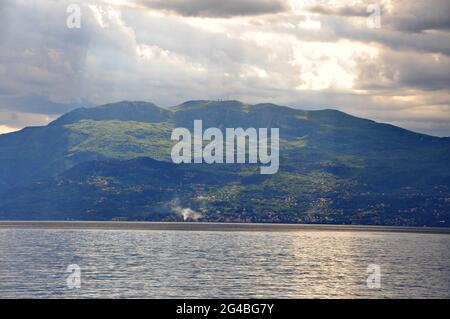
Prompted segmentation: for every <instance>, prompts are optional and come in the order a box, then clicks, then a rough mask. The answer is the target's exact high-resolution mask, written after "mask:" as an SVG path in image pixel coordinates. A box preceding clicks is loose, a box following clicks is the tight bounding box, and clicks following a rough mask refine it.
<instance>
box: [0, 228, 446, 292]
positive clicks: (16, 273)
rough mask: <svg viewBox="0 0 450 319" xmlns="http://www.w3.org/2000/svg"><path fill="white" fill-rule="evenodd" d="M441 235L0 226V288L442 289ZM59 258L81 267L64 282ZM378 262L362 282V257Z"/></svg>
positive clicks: (365, 263) (364, 262) (364, 263)
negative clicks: (77, 283)
mask: <svg viewBox="0 0 450 319" xmlns="http://www.w3.org/2000/svg"><path fill="white" fill-rule="evenodd" d="M449 238H450V237H449V236H448V235H434V234H395V233H362V232H353V233H352V232H295V233H287V232H286V233H277V232H189V231H179V232H176V231H117V230H102V231H94V230H0V256H1V259H0V297H7V298H11V297H20V298H25V297H31V298H39V297H50V298H60V297H74V298H85V297H96V298H100V297H106V298H138V297H144V298H176V297H178V298H189V297H204V298H212V297H219V298H230V297H235V298H270V297H276V298H283V297H286V298H342V297H369V298H389V297H400V298H408V297H438V298H439V297H440V298H449V297H450V269H449V267H448V265H449V264H450V250H449V248H450V243H449ZM69 264H78V265H79V266H80V267H81V269H82V285H81V289H79V290H70V289H68V288H67V286H66V278H67V276H68V275H69V274H68V273H66V269H67V266H68V265H69ZM369 264H378V265H380V266H381V270H382V287H381V289H375V290H373V289H369V288H368V287H367V286H366V279H367V273H366V270H367V266H368V265H369Z"/></svg>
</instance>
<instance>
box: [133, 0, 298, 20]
mask: <svg viewBox="0 0 450 319" xmlns="http://www.w3.org/2000/svg"><path fill="white" fill-rule="evenodd" d="M137 3H138V4H141V5H143V6H145V7H147V8H149V9H153V10H163V11H168V12H172V13H176V14H179V15H181V16H187V17H221V18H223V17H232V16H252V15H261V14H271V13H279V12H284V11H287V10H288V9H289V7H288V5H287V3H286V2H285V1H284V0H245V1H242V0H227V1H216V0H171V1H165V0H138V1H137Z"/></svg>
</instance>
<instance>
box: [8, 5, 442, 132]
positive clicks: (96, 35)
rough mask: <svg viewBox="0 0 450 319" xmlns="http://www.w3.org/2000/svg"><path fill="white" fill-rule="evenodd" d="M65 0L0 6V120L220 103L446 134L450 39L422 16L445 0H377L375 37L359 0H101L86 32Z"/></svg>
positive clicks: (437, 10)
mask: <svg viewBox="0 0 450 319" xmlns="http://www.w3.org/2000/svg"><path fill="white" fill-rule="evenodd" d="M69 3H71V1H69V0H63V1H57V2H55V1H48V0H47V1H45V0H42V1H40V3H39V6H33V5H30V4H29V2H28V1H25V0H16V1H6V2H2V4H1V5H0V16H2V17H3V19H0V125H3V126H8V127H13V128H20V127H23V126H27V125H41V124H45V123H46V120H47V117H48V118H53V117H54V116H56V115H59V114H62V113H64V112H66V111H69V110H71V109H72V108H76V107H78V106H89V105H94V104H103V103H107V102H114V101H119V100H146V101H151V102H154V103H156V104H158V105H161V106H171V105H176V104H178V103H180V102H183V101H185V100H191V99H218V98H222V99H238V100H242V101H244V102H249V103H259V102H273V103H278V104H283V105H288V106H293V107H298V108H305V109H319V108H330V107H332V108H337V109H340V110H343V111H346V112H349V113H352V114H355V115H358V116H361V117H366V118H372V119H375V120H378V121H382V122H389V123H394V124H399V125H402V126H404V127H407V128H410V129H413V130H420V131H423V132H427V133H432V134H442V135H450V125H447V124H449V121H447V119H448V118H450V114H449V105H450V96H449V95H450V93H449V85H448V84H449V83H450V78H449V74H450V72H449V69H450V62H449V59H450V32H449V31H448V29H446V28H445V27H444V25H445V23H444V22H440V23H439V25H440V26H439V25H437V24H435V25H434V26H433V25H431V22H427V21H444V20H445V18H442V19H440V20H439V19H436V20H434V17H437V16H436V15H440V16H442V17H443V16H444V15H443V14H442V12H446V11H445V10H446V7H445V3H444V2H442V1H440V0H435V1H433V2H432V4H428V7H427V6H424V5H425V2H423V1H418V2H414V3H410V2H402V1H390V0H383V1H381V4H382V8H383V9H382V14H383V15H382V20H381V28H380V29H369V28H368V27H367V25H366V21H365V19H366V17H365V16H364V14H367V13H366V10H365V9H366V4H367V3H369V2H368V1H357V0H355V1H354V3H355V5H354V6H352V7H349V5H348V2H344V1H333V3H337V4H336V5H334V6H328V7H327V9H326V10H325V9H319V8H317V6H316V9H314V10H311V11H308V10H306V9H305V8H303V7H300V8H295V6H293V5H292V4H293V3H296V2H295V1H290V2H289V4H288V2H287V1H286V2H280V1H275V2H272V1H270V3H269V1H246V2H239V3H237V2H236V1H229V2H225V1H223V2H222V1H221V2H220V3H219V2H216V1H214V4H215V5H214V6H211V3H213V2H212V1H195V2H194V1H185V2H183V3H184V4H183V3H182V2H181V1H167V2H162V1H145V3H144V2H142V1H141V2H139V3H140V6H136V2H135V3H134V5H133V4H132V3H130V2H125V1H114V2H111V1H109V2H108V1H100V0H98V1H89V2H81V3H82V4H81V8H82V28H81V29H68V28H67V27H66V25H65V19H66V17H67V13H66V7H67V5H68V4H69ZM230 3H231V4H233V5H231V4H230ZM277 3H278V5H277ZM416 3H418V4H417V5H416ZM426 3H428V2H426ZM144 4H145V5H147V8H148V9H147V10H140V9H142V6H143V5H144ZM219 4H220V5H219ZM271 6H272V7H271ZM277 6H278V7H277ZM401 6H405V7H404V8H403V11H402V10H401ZM420 8H422V9H420ZM427 8H428V11H430V13H427V12H426V11H427ZM399 10H400V11H399ZM421 10H424V11H423V12H422V11H421ZM420 12H422V14H420ZM266 13H276V14H266ZM394 13H395V14H394ZM408 16H417V19H416V20H417V21H416V22H417V23H416V25H415V26H411V25H409V26H408V23H406V22H405V21H407V18H408ZM395 17H398V19H395ZM411 21H412V20H411ZM13 114H15V115H13ZM445 125H447V129H446V128H445Z"/></svg>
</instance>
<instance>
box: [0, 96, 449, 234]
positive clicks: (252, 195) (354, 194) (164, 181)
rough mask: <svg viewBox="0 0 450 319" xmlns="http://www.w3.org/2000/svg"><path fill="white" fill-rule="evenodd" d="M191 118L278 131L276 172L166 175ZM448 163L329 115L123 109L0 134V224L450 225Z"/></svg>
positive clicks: (408, 139)
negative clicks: (175, 133) (176, 132)
mask: <svg viewBox="0 0 450 319" xmlns="http://www.w3.org/2000/svg"><path fill="white" fill-rule="evenodd" d="M198 119H202V120H203V127H204V128H207V127H218V128H220V129H222V130H224V129H225V128H227V127H232V128H237V127H243V128H248V127H255V128H261V127H267V128H270V127H277V128H279V129H280V169H279V172H278V173H277V174H274V175H260V174H259V164H240V165H238V164H220V165H218V164H214V165H209V164H203V165H198V164H191V165H190V164H182V165H176V164H173V163H172V161H171V157H170V151H171V148H172V145H173V143H174V142H172V141H171V139H170V136H171V132H172V130H173V129H174V128H176V127H186V128H189V129H190V130H192V129H193V122H194V120H198ZM449 162H450V139H449V138H438V137H432V136H428V135H424V134H418V133H414V132H411V131H408V130H405V129H401V128H398V127H395V126H392V125H388V124H381V123H376V122H374V121H371V120H366V119H362V118H357V117H354V116H351V115H348V114H346V113H343V112H339V111H336V110H321V111H303V110H297V109H292V108H289V107H284V106H278V105H274V104H269V103H264V104H256V105H250V104H245V103H241V102H239V101H189V102H185V103H183V104H180V105H177V106H174V107H171V108H169V109H163V108H159V107H158V106H156V105H154V104H152V103H146V102H128V101H124V102H119V103H112V104H107V105H103V106H99V107H95V108H81V109H77V110H74V111H72V112H70V113H68V114H65V115H63V116H61V117H60V118H59V119H57V120H55V121H54V122H52V123H50V124H49V125H47V126H45V127H32V128H25V129H23V130H22V131H19V132H15V133H10V134H4V135H0V219H83V220H89V219H92V220H111V219H127V220H183V219H197V220H204V221H246V222H288V223H298V222H301V223H313V222H314V223H345V224H347V223H353V224H382V225H415V226H418V225H428V226H450V165H448V163H449Z"/></svg>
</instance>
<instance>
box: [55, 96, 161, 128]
mask: <svg viewBox="0 0 450 319" xmlns="http://www.w3.org/2000/svg"><path fill="white" fill-rule="evenodd" d="M168 114H169V112H168V111H167V110H164V109H162V108H160V107H158V106H156V105H155V104H153V103H149V102H143V101H121V102H117V103H108V104H104V105H100V106H96V107H90V108H79V109H76V110H73V111H72V112H69V113H67V114H65V115H63V116H61V117H60V118H58V119H57V120H56V121H54V122H53V123H52V125H65V124H70V123H74V122H78V121H80V120H94V121H106V120H120V121H137V122H148V123H158V122H163V121H166V120H167V119H168V117H169V115H168Z"/></svg>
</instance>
